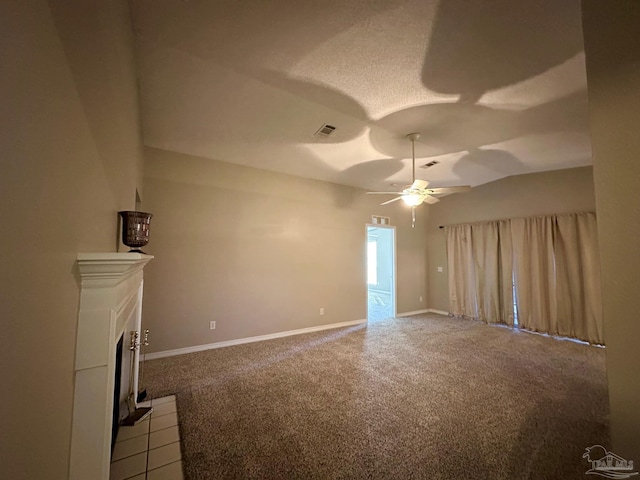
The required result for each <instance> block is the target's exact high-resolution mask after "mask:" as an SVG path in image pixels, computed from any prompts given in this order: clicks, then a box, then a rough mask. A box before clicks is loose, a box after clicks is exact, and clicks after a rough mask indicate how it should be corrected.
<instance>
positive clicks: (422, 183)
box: [410, 178, 429, 190]
mask: <svg viewBox="0 0 640 480" xmlns="http://www.w3.org/2000/svg"><path fill="white" fill-rule="evenodd" d="M427 185H429V182H427V181H426V180H420V179H419V178H416V179H415V180H414V181H413V183H412V184H411V187H410V188H411V189H413V190H422V189H423V188H427Z"/></svg>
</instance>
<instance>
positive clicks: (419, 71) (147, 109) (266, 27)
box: [131, 0, 591, 190]
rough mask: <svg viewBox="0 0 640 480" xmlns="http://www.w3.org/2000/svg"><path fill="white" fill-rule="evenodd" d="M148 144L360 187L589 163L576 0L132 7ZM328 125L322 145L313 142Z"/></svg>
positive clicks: (173, 1)
mask: <svg viewBox="0 0 640 480" xmlns="http://www.w3.org/2000/svg"><path fill="white" fill-rule="evenodd" d="M131 10H132V16H133V21H134V30H135V39H136V51H137V63H138V69H139V77H140V94H141V101H142V119H143V128H144V141H145V144H146V145H148V146H151V147H156V148H161V149H167V150H172V151H176V152H181V153H186V154H191V155H197V156H201V157H207V158H211V159H216V160H222V161H225V162H232V163H238V164H242V165H248V166H252V167H257V168H262V169H267V170H274V171H279V172H284V173H289V174H293V175H298V176H303V177H308V178H314V179H318V180H325V181H330V182H336V183H341V184H346V185H352V186H356V187H361V188H365V189H375V190H381V189H382V190H394V188H393V187H391V184H400V185H404V184H406V183H410V179H411V144H410V143H409V141H408V140H406V138H405V136H406V134H408V133H411V132H418V133H420V134H421V138H420V140H419V142H418V143H417V144H416V157H417V164H418V165H423V164H424V163H427V162H429V161H432V160H437V161H438V162H440V163H439V164H437V165H435V166H433V167H430V168H429V169H422V168H418V169H417V177H418V178H422V179H426V180H429V181H430V182H431V185H432V186H434V187H435V186H451V185H460V184H467V185H472V186H477V185H480V184H483V183H486V182H490V181H493V180H497V179H499V178H502V177H505V176H509V175H515V174H521V173H529V172H536V171H544V170H553V169H560V168H569V167H575V166H581V165H588V164H590V163H591V149H590V141H589V136H588V123H587V96H586V76H585V66H584V54H583V44H582V30H581V20H580V1H579V0H562V1H558V0H492V1H486V0H446V1H442V2H438V1H433V0H369V1H364V0H340V1H338V0H328V1H323V2H317V1H311V0H131ZM325 123H328V124H331V125H333V126H335V127H336V131H335V132H334V133H333V134H332V135H331V136H330V137H328V138H318V137H316V136H314V133H315V132H316V131H317V130H318V129H319V128H320V127H321V126H322V125H323V124H325Z"/></svg>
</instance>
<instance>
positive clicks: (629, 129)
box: [583, 0, 640, 470]
mask: <svg viewBox="0 0 640 480" xmlns="http://www.w3.org/2000/svg"><path fill="white" fill-rule="evenodd" d="M639 7H640V5H639V4H638V2H637V0H621V1H617V2H614V4H609V3H608V2H601V1H598V0H585V1H583V30H584V36H585V52H586V61H587V82H588V88H589V110H590V117H591V141H592V145H593V153H594V178H595V188H596V198H597V213H598V230H599V232H598V233H599V241H600V258H601V264H602V284H603V285H602V288H603V291H602V293H603V309H604V333H605V340H606V343H607V375H608V379H609V400H610V404H611V433H612V440H613V445H612V446H611V449H612V450H613V451H614V452H615V453H617V454H618V455H621V456H623V457H625V458H627V459H628V460H633V461H634V464H635V466H636V469H635V470H637V469H638V465H639V464H640V373H639V372H640V321H639V320H638V316H639V312H640V293H639V292H640V193H639V188H640V135H638V129H639V126H640V87H639V85H640V61H639V59H640V35H638V25H640V8H639Z"/></svg>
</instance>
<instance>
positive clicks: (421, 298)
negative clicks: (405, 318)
mask: <svg viewBox="0 0 640 480" xmlns="http://www.w3.org/2000/svg"><path fill="white" fill-rule="evenodd" d="M420 303H422V295H420Z"/></svg>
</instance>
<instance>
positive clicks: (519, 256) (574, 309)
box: [445, 213, 604, 344]
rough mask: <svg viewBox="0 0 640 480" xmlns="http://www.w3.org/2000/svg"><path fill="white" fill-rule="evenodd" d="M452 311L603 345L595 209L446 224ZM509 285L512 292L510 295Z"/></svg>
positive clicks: (488, 320)
mask: <svg viewBox="0 0 640 480" xmlns="http://www.w3.org/2000/svg"><path fill="white" fill-rule="evenodd" d="M445 235H446V239H447V257H448V267H449V303H450V309H451V313H452V314H454V315H458V316H465V317H471V318H476V319H480V320H483V321H485V322H488V323H503V324H507V325H514V303H515V304H516V305H517V311H518V313H517V316H518V325H519V326H520V327H521V328H524V329H528V330H533V331H538V332H544V333H550V334H554V335H562V336H568V337H573V338H578V339H580V340H585V341H588V342H590V343H596V344H604V337H603V328H602V299H601V292H600V269H599V265H600V264H599V259H598V240H597V239H598V237H597V230H596V217H595V214H594V213H578V214H570V215H554V216H547V217H533V218H518V219H510V220H503V221H498V222H486V223H479V224H471V225H453V226H449V227H445ZM514 285H515V291H516V292H517V293H516V297H517V298H515V299H514V295H513V292H514Z"/></svg>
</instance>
